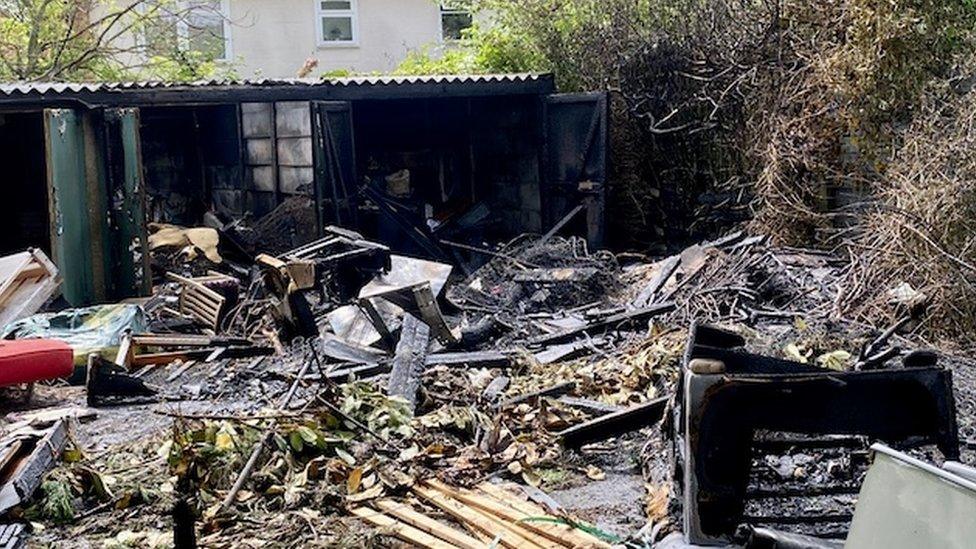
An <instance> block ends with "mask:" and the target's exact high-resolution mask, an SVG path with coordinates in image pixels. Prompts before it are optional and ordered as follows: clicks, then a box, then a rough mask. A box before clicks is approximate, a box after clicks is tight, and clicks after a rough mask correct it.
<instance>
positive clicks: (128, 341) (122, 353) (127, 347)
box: [115, 333, 133, 370]
mask: <svg viewBox="0 0 976 549" xmlns="http://www.w3.org/2000/svg"><path fill="white" fill-rule="evenodd" d="M132 354H133V353H132V334H129V333H127V334H125V335H123V336H122V341H120V342H119V351H118V352H117V353H116V354H115V363H116V364H118V365H119V366H121V367H123V368H125V369H126V370H128V369H129V362H131V361H132Z"/></svg>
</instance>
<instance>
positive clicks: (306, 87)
mask: <svg viewBox="0 0 976 549" xmlns="http://www.w3.org/2000/svg"><path fill="white" fill-rule="evenodd" d="M554 88H555V85H554V83H553V78H552V75H551V74H534V73H523V74H484V75H440V76H356V77H348V78H327V79H299V78H289V79H253V80H202V81H196V82H178V83H177V82H156V81H145V82H101V83H98V82H87V83H86V82H77V83H72V82H8V83H0V104H3V105H25V104H41V105H45V106H47V105H57V104H71V103H83V104H90V105H93V106H94V105H98V106H102V105H132V106H138V105H153V104H157V105H162V104H186V103H221V102H237V101H266V100H317V99H319V100H330V99H331V100H357V99H403V98H410V97H443V96H453V97H465V96H468V97H473V96H485V95H516V94H547V93H552V92H553V91H554Z"/></svg>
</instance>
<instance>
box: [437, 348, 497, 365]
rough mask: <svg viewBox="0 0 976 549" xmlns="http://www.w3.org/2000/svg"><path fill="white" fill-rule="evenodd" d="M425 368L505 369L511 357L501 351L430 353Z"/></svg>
mask: <svg viewBox="0 0 976 549" xmlns="http://www.w3.org/2000/svg"><path fill="white" fill-rule="evenodd" d="M426 364H427V366H434V365H443V366H467V367H469V368H507V367H508V366H511V365H512V357H511V355H510V354H507V353H505V352H502V351H474V352H469V353H431V354H430V355H428V356H427V361H426Z"/></svg>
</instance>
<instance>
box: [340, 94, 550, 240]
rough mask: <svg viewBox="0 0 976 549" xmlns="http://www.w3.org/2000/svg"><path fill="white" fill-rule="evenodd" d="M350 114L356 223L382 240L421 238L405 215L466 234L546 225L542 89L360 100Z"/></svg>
mask: <svg viewBox="0 0 976 549" xmlns="http://www.w3.org/2000/svg"><path fill="white" fill-rule="evenodd" d="M353 121H354V129H355V132H354V133H355V143H356V161H357V173H359V174H360V175H361V177H362V179H363V180H364V181H365V183H366V185H367V187H368V189H369V191H368V194H369V196H370V198H371V200H369V201H367V202H366V203H365V204H363V205H362V206H361V207H360V215H361V219H360V223H359V225H360V227H363V228H364V230H366V228H370V227H375V233H376V234H374V235H371V236H374V237H376V238H378V239H379V240H380V241H381V242H387V243H389V244H391V245H392V246H393V247H394V248H395V249H408V250H409V249H410V248H411V247H412V246H414V247H415V246H416V242H411V239H410V235H409V233H408V232H405V231H404V230H403V227H404V226H405V225H414V226H420V227H426V228H428V229H429V230H430V232H431V233H432V234H433V235H435V236H436V237H437V238H439V239H448V240H451V239H454V238H457V239H461V240H464V241H469V242H470V241H487V240H492V239H498V238H505V237H510V236H511V235H513V234H518V233H520V232H524V231H529V232H532V231H536V232H537V231H539V230H540V229H541V227H542V209H541V198H540V192H539V189H540V185H539V180H540V171H539V152H540V147H539V136H538V130H537V128H538V102H537V98H535V97H498V98H492V97H485V98H456V99H455V98H449V99H424V100H417V99H410V100H386V101H360V102H356V103H354V105H353Z"/></svg>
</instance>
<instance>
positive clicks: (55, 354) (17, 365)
mask: <svg viewBox="0 0 976 549" xmlns="http://www.w3.org/2000/svg"><path fill="white" fill-rule="evenodd" d="M73 371H74V353H72V351H71V347H69V346H68V344H67V343H63V342H61V341H55V340H52V339H17V340H0V386H7V385H16V384H18V383H31V382H34V381H43V380H46V379H57V378H61V377H68V376H70V375H71V373H72V372H73Z"/></svg>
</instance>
